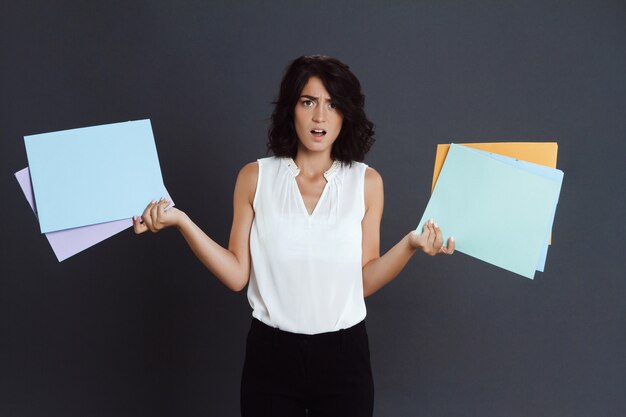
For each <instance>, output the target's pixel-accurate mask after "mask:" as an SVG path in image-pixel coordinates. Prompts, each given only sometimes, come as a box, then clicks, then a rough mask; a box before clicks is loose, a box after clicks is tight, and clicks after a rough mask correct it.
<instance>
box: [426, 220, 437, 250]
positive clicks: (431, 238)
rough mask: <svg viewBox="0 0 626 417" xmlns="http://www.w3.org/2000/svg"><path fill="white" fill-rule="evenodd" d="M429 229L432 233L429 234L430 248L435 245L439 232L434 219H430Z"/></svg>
mask: <svg viewBox="0 0 626 417" xmlns="http://www.w3.org/2000/svg"><path fill="white" fill-rule="evenodd" d="M428 229H429V230H430V234H429V235H428V246H429V247H430V248H432V247H434V246H435V239H436V238H437V232H436V231H435V222H434V220H432V219H431V220H430V222H429V224H428Z"/></svg>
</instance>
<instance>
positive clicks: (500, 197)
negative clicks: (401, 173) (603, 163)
mask: <svg viewBox="0 0 626 417" xmlns="http://www.w3.org/2000/svg"><path fill="white" fill-rule="evenodd" d="M502 158H504V157H500V156H494V155H493V154H489V153H484V152H481V151H477V150H474V149H469V148H466V147H463V146H459V145H455V144H453V145H452V146H451V147H450V152H449V153H448V156H447V157H446V161H445V163H444V166H443V168H442V170H441V174H440V176H439V179H438V180H437V185H436V187H435V190H434V191H433V194H432V195H431V199H430V201H429V203H428V206H427V207H426V210H425V212H424V215H423V217H422V219H421V220H420V222H419V224H418V227H417V230H418V231H420V232H421V230H422V228H423V225H424V223H425V222H426V221H428V219H430V218H433V219H435V221H437V222H438V223H439V226H440V227H441V230H442V232H443V235H444V239H445V240H446V241H447V239H448V237H449V236H450V235H452V236H454V237H455V240H456V248H457V250H459V251H460V252H463V253H466V254H468V255H470V256H473V257H476V258H478V259H481V260H484V261H486V262H489V263H491V264H494V265H497V266H499V267H502V268H505V269H507V270H510V271H512V272H515V273H518V274H520V275H523V276H525V277H527V278H533V277H534V272H535V269H536V268H537V266H538V265H540V263H541V260H540V259H541V256H542V254H543V252H544V249H545V247H546V246H547V239H548V236H549V231H550V228H551V225H552V219H553V218H554V211H555V208H556V203H557V201H558V197H559V193H560V188H561V181H562V172H561V171H558V170H554V171H558V172H559V173H560V175H559V174H555V173H551V174H549V175H546V172H547V171H544V169H545V170H551V168H545V167H543V169H540V168H536V167H533V168H532V169H528V166H526V165H525V163H519V164H518V163H512V161H511V160H510V158H508V159H509V160H508V161H504V160H503V159H502ZM513 161H514V160H513ZM518 162H519V161H518ZM532 165H534V164H532ZM442 180H443V181H442Z"/></svg>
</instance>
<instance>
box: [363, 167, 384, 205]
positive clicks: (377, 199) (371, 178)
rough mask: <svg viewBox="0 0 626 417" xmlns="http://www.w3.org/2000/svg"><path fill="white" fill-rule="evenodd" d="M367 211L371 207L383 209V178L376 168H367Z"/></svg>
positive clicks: (365, 197)
mask: <svg viewBox="0 0 626 417" xmlns="http://www.w3.org/2000/svg"><path fill="white" fill-rule="evenodd" d="M364 189H365V195H364V199H365V210H366V211H368V210H369V209H370V208H371V207H379V208H380V209H382V205H383V200H384V189H383V177H382V176H381V175H380V174H379V173H378V171H376V170H375V169H374V168H371V167H367V169H366V170H365V185H364Z"/></svg>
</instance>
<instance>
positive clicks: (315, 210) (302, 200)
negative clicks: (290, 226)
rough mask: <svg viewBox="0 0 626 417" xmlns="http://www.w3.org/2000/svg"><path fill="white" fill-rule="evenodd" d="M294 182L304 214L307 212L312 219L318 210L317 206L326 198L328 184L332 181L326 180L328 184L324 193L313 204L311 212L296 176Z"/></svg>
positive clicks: (325, 185)
mask: <svg viewBox="0 0 626 417" xmlns="http://www.w3.org/2000/svg"><path fill="white" fill-rule="evenodd" d="M293 182H294V183H295V186H296V190H297V192H298V196H299V197H300V205H301V206H302V209H303V210H304V214H306V216H307V217H308V218H309V219H310V218H312V217H313V216H314V215H315V213H316V212H317V208H318V207H319V206H320V203H321V202H322V199H323V198H324V195H326V190H327V189H328V184H329V183H330V181H328V180H326V184H324V189H323V190H322V193H321V194H320V196H319V198H318V199H317V202H316V203H315V206H313V211H312V212H310V213H309V209H308V208H307V207H306V203H305V202H304V196H303V195H302V190H300V185H298V180H297V179H296V177H295V176H294V177H293Z"/></svg>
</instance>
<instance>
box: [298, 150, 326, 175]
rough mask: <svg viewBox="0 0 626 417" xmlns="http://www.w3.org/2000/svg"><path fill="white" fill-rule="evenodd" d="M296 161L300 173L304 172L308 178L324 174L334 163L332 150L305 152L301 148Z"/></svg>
mask: <svg viewBox="0 0 626 417" xmlns="http://www.w3.org/2000/svg"><path fill="white" fill-rule="evenodd" d="M294 161H295V163H296V165H297V166H298V169H300V174H301V175H302V174H303V175H304V176H305V177H307V178H312V177H318V176H323V175H324V172H326V171H327V170H328V169H329V168H330V167H331V165H332V164H333V160H332V158H331V157H330V152H319V153H312V152H303V151H302V150H300V149H299V150H298V153H297V154H296V157H295V158H294Z"/></svg>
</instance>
